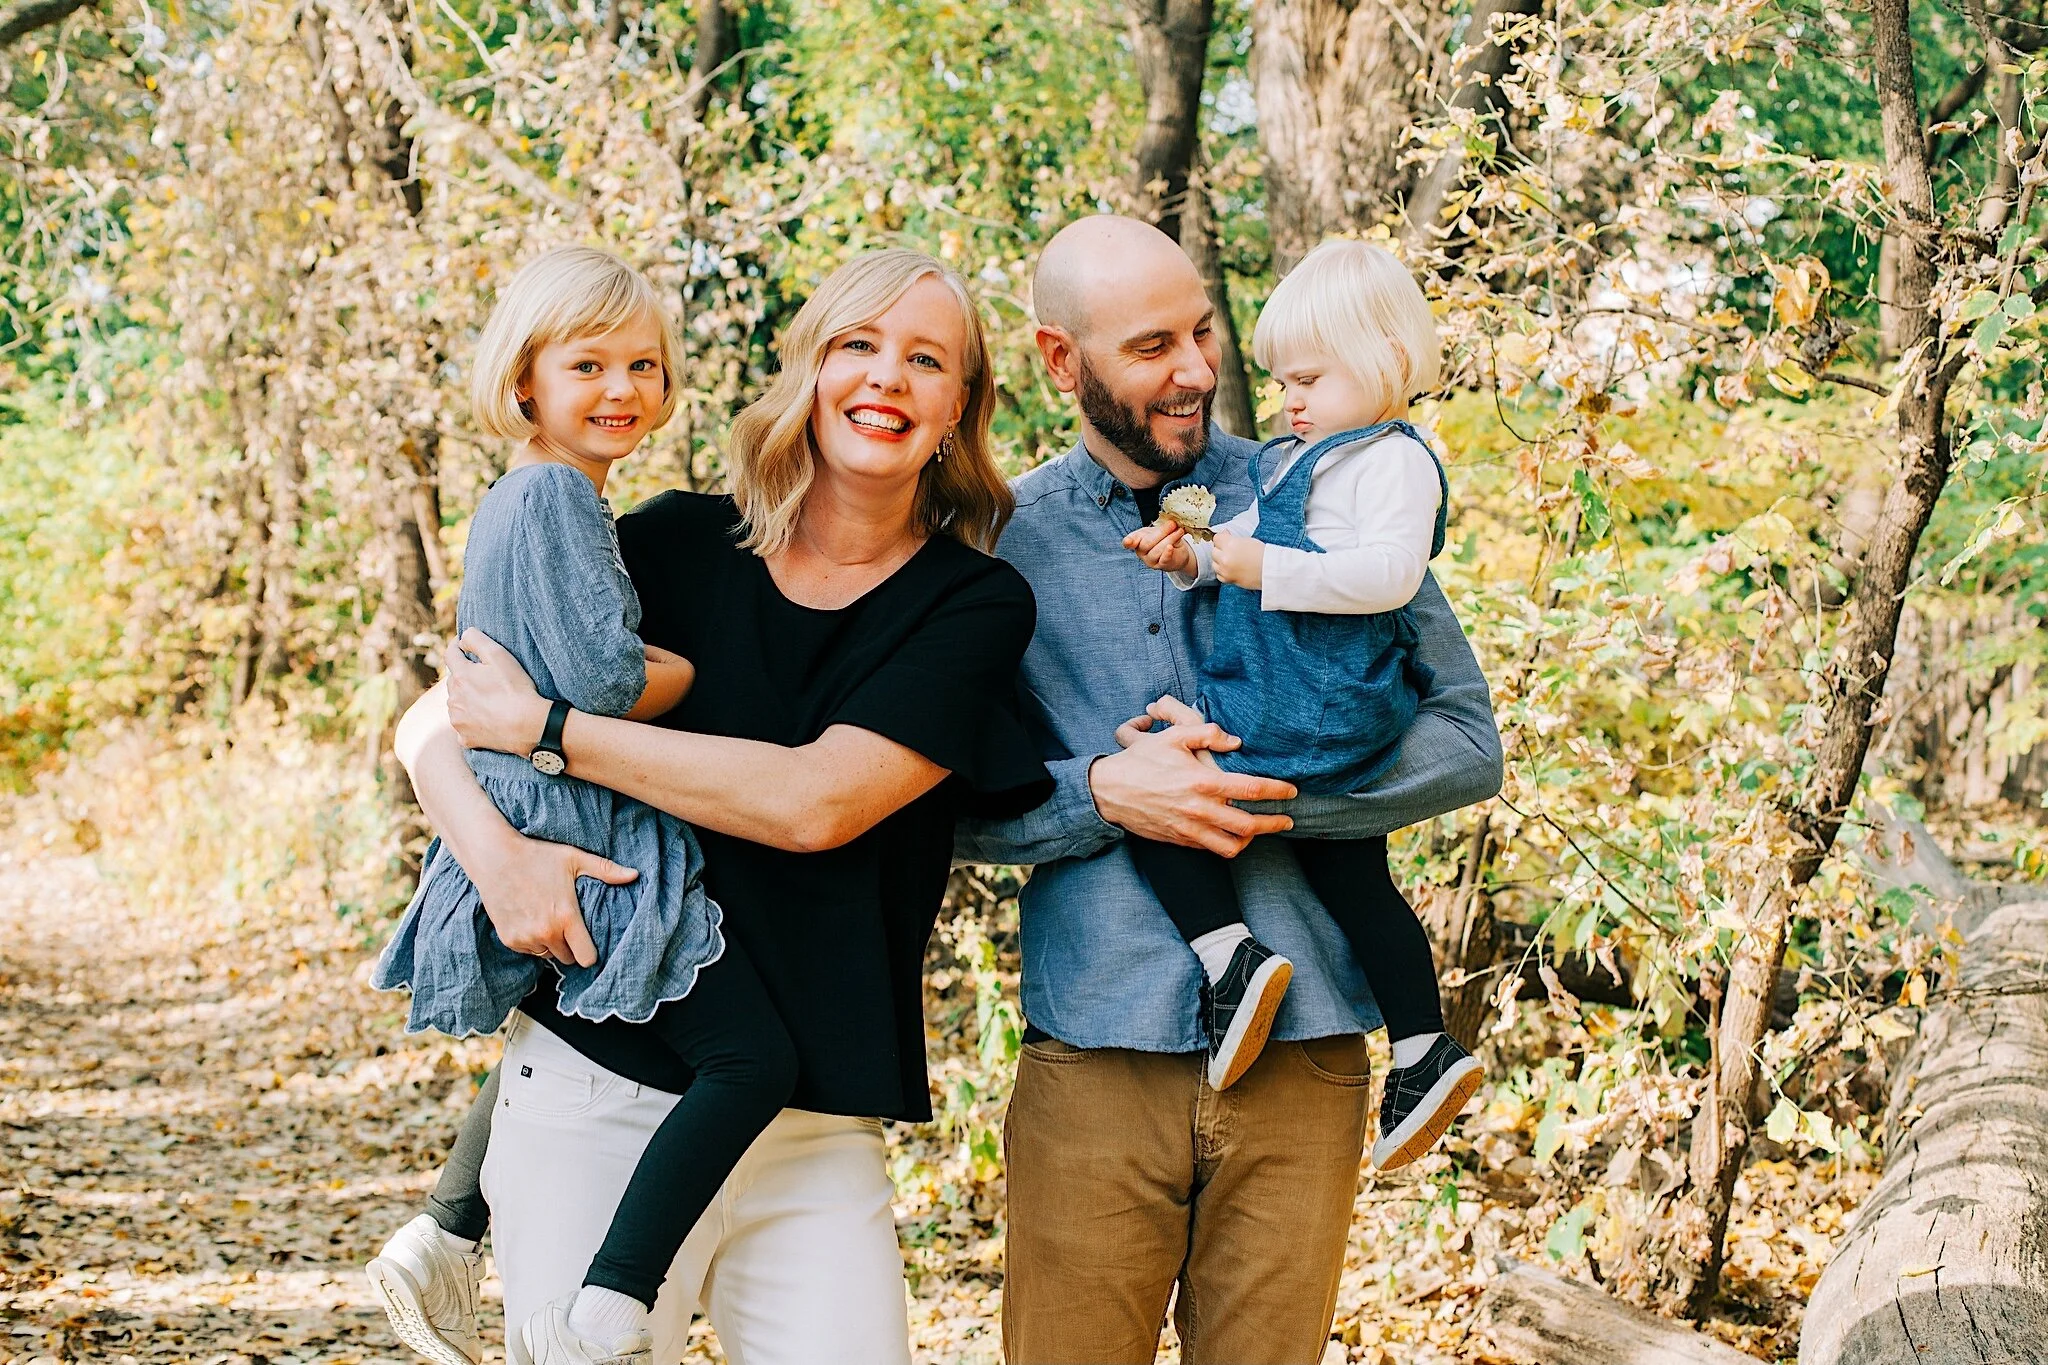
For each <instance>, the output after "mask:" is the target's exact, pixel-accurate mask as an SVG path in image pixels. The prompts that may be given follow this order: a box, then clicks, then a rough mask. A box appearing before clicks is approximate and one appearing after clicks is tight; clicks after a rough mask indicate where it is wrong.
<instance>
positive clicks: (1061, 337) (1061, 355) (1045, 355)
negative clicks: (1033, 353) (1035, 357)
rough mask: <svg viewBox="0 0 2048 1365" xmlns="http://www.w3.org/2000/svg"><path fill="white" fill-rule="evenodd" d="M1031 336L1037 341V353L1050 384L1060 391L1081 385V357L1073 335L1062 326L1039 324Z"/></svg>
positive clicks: (1068, 390)
mask: <svg viewBox="0 0 2048 1365" xmlns="http://www.w3.org/2000/svg"><path fill="white" fill-rule="evenodd" d="M1032 337H1033V339H1034V340H1035V341H1037V342H1038V354H1039V356H1040V358H1042V359H1043V360H1044V361H1045V372H1046V374H1047V375H1049V376H1051V378H1052V386H1053V387H1054V388H1056V389H1058V390H1059V391H1060V392H1061V393H1072V392H1073V391H1074V390H1075V389H1077V388H1079V387H1081V357H1080V353H1079V350H1078V348H1076V346H1075V344H1074V338H1073V335H1072V334H1071V333H1070V332H1068V331H1067V329H1066V328H1064V327H1049V326H1046V325H1044V324H1040V325H1039V328H1038V330H1037V331H1036V332H1034V333H1033V334H1032Z"/></svg>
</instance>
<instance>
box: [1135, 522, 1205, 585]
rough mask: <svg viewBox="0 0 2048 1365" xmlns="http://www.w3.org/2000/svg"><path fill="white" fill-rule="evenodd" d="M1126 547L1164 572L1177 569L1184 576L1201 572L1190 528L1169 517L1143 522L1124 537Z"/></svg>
mask: <svg viewBox="0 0 2048 1365" xmlns="http://www.w3.org/2000/svg"><path fill="white" fill-rule="evenodd" d="M1124 548H1125V549H1126V550H1131V551H1133V552H1135V553H1136V554H1137V556H1138V558H1140V559H1142V560H1144V561H1145V564H1146V566H1147V567H1149V568H1154V569H1157V570H1159V571H1160V572H1161V573H1177V574H1179V575H1181V576H1182V577H1184V578H1194V577H1196V576H1197V575H1199V574H1200V573H1201V565H1200V564H1198V563H1197V562H1196V560H1195V551H1194V548H1193V547H1192V546H1190V545H1189V544H1188V539H1187V532H1185V531H1183V530H1181V528H1180V527H1179V526H1177V525H1175V524H1174V523H1173V522H1170V521H1169V522H1165V523H1159V522H1154V523H1153V524H1152V525H1150V526H1140V527H1139V528H1138V529H1137V530H1135V531H1133V532H1131V533H1130V534H1129V535H1127V536H1125V537H1124Z"/></svg>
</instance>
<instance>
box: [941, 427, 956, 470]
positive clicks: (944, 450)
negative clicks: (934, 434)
mask: <svg viewBox="0 0 2048 1365" xmlns="http://www.w3.org/2000/svg"><path fill="white" fill-rule="evenodd" d="M952 453H953V433H952V432H950V431H949V432H947V433H946V434H945V435H944V436H942V437H940V438H939V463H940V464H944V463H945V462H946V457H947V456H948V455H951V454H952Z"/></svg>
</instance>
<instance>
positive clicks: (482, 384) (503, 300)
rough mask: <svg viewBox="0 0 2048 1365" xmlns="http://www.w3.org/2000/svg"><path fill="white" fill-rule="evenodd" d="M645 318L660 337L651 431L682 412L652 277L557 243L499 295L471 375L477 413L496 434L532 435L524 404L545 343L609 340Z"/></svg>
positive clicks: (591, 250) (607, 255) (601, 254)
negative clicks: (522, 390) (523, 389)
mask: <svg viewBox="0 0 2048 1365" xmlns="http://www.w3.org/2000/svg"><path fill="white" fill-rule="evenodd" d="M642 314H645V315H647V316H649V317H652V318H653V319H654V324H655V330H656V331H658V332H659V333H660V335H661V378H662V398H661V410H660V411H659V412H657V413H656V414H655V415H654V421H653V423H652V424H651V425H650V426H649V428H648V430H650V431H652V430H654V429H655V428H657V427H660V426H661V425H662V424H663V423H665V422H666V421H668V419H669V415H670V414H671V413H673V412H674V411H675V410H676V343H675V338H674V337H673V336H672V335H670V333H669V327H668V317H667V315H666V314H664V313H663V312H662V310H661V297H660V295H658V294H656V293H655V291H654V285H653V284H652V283H651V282H650V281H649V280H648V278H647V277H646V276H645V275H643V274H641V273H640V272H639V271H637V270H635V269H634V268H633V267H632V266H630V265H627V264H626V263H625V262H624V261H622V260H620V259H619V258H618V257H617V256H614V255H613V254H612V253H611V252H609V251H600V250H598V249H597V248H596V247H588V246H558V247H555V248H554V249H553V250H551V251H545V252H542V253H541V254H540V255H538V256H536V257H534V258H533V259H532V260H530V261H528V262H527V263H526V264H525V265H524V266H521V267H520V269H519V273H518V274H516V275H514V276H513V277H512V278H511V280H509V281H508V282H507V283H506V285H505V287H504V288H503V289H502V290H500V291H499V292H498V302H497V305H496V306H495V307H493V308H492V309H491V317H490V321H488V322H486V323H485V324H484V334H483V336H482V337H480V338H478V340H477V344H476V359H475V361H474V362H473V365H472V369H471V372H470V378H469V406H470V412H471V413H472V415H474V417H475V418H476V424H477V425H478V426H480V427H482V428H483V429H484V430H485V431H487V432H489V433H490V434H491V435H493V436H502V437H505V438H506V439H508V440H513V441H526V440H531V439H532V438H533V434H534V431H535V429H536V428H535V426H534V422H533V416H532V414H531V412H530V411H529V410H528V407H527V405H526V404H523V403H521V402H520V401H519V387H520V385H521V384H524V383H526V382H527V380H528V372H529V371H530V370H531V369H532V368H533V358H534V356H535V355H536V354H538V353H539V351H540V349H541V348H542V347H543V346H552V345H554V344H555V343H556V342H558V341H573V340H575V339H577V338H578V337H589V336H603V335H604V334H605V333H607V332H611V331H616V330H617V329H618V328H620V327H623V326H624V325H625V324H627V323H628V322H631V321H632V320H633V319H635V318H637V317H640V316H641V315H642Z"/></svg>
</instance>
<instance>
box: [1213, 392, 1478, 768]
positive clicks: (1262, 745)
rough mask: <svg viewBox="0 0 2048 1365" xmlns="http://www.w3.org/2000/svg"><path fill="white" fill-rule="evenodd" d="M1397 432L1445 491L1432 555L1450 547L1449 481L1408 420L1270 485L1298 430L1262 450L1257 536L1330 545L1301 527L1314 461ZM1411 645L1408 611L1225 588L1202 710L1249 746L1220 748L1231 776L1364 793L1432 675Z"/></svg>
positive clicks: (1353, 438) (1365, 433)
mask: <svg viewBox="0 0 2048 1365" xmlns="http://www.w3.org/2000/svg"><path fill="white" fill-rule="evenodd" d="M1394 432H1399V433H1401V434H1403V435H1406V436H1409V437H1412V438H1413V439H1414V440H1415V442H1416V443H1417V444H1419V445H1420V446H1421V447H1422V448H1423V449H1424V450H1428V451H1429V457H1430V459H1431V460H1432V461H1434V462H1435V464H1436V476H1437V481H1438V485H1439V487H1440V489H1441V494H1442V495H1441V497H1440V498H1439V499H1438V501H1437V510H1436V531H1435V534H1434V536H1433V538H1432V539H1431V541H1430V548H1429V553H1430V557H1431V558H1435V557H1436V555H1437V554H1438V553H1440V552H1441V551H1442V550H1443V548H1444V528H1445V526H1446V524H1447V521H1448V514H1449V508H1450V501H1451V488H1450V480H1449V479H1448V478H1446V477H1445V475H1444V466H1443V461H1442V460H1441V459H1439V458H1438V457H1437V453H1436V451H1435V450H1433V449H1431V448H1430V445H1429V442H1428V441H1426V440H1424V439H1423V437H1422V434H1421V433H1420V432H1418V431H1417V430H1416V429H1415V428H1414V427H1412V426H1410V425H1409V424H1408V423H1407V422H1402V421H1393V422H1381V423H1378V424H1376V425H1374V426H1370V427H1360V428H1357V429H1355V430H1352V431H1340V432H1338V433H1336V434H1335V435H1333V436H1325V437H1323V438H1322V439H1321V440H1319V441H1317V442H1316V443H1315V444H1314V445H1312V446H1310V447H1309V448H1308V449H1307V450H1305V451H1303V452H1302V454H1301V457H1300V458H1299V459H1297V460H1295V462H1294V463H1293V465H1292V466H1290V467H1289V468H1288V470H1287V472H1286V474H1284V475H1282V476H1281V479H1280V481H1279V482H1278V483H1277V484H1275V485H1274V486H1273V487H1272V488H1271V489H1270V490H1269V489H1267V488H1266V486H1265V479H1264V477H1263V472H1262V470H1261V468H1260V465H1261V462H1262V461H1264V460H1266V459H1268V458H1270V457H1272V456H1274V455H1275V454H1278V453H1281V452H1283V451H1285V450H1286V449H1287V448H1288V447H1290V446H1292V445H1294V444H1296V443H1298V442H1299V440H1300V438H1299V437H1295V436H1281V437H1276V438H1275V439H1273V440H1271V441H1268V442H1266V444H1265V445H1263V446H1261V447H1260V448H1259V452H1258V454H1256V455H1254V456H1252V462H1251V466H1252V467H1251V477H1252V488H1253V490H1254V492H1255V495H1256V496H1257V498H1258V500H1259V529H1258V538H1259V539H1260V540H1262V541H1264V542H1266V543H1267V544H1268V545H1282V546H1286V547H1288V548H1290V549H1296V550H1307V551H1310V552H1311V553H1315V554H1322V553H1324V550H1323V547H1322V546H1320V545H1318V544H1316V543H1315V542H1314V541H1313V540H1311V539H1309V536H1308V531H1307V529H1306V523H1307V512H1308V494H1309V486H1310V483H1311V481H1312V480H1313V479H1314V476H1315V468H1316V464H1317V462H1318V461H1320V460H1321V459H1322V458H1323V457H1324V456H1325V455H1328V454H1329V453H1330V452H1331V451H1334V450H1336V449H1337V448H1338V447H1340V446H1347V445H1352V444H1354V443H1357V442H1366V441H1376V440H1379V439H1380V438H1382V437H1384V436H1387V435H1389V434H1391V433H1394ZM1353 458H1359V459H1362V458H1369V457H1367V456H1365V455H1363V454H1360V455H1358V456H1354V457H1353ZM1415 643H1416V633H1415V627H1414V624H1413V623H1412V622H1411V621H1410V620H1409V618H1408V611H1407V609H1406V608H1405V607H1403V608H1400V609H1398V610H1395V611H1387V612H1379V613H1377V614H1374V615H1370V616H1359V615H1342V616H1340V615H1333V614H1325V613H1321V612H1307V611H1266V610H1265V609H1264V608H1263V607H1262V606H1261V605H1260V601H1259V594H1258V592H1256V591H1255V590H1252V589H1249V588H1240V587H1237V586H1235V585H1234V584H1229V583H1225V584H1222V585H1220V592H1219V595H1218V597H1217V599H1216V636H1215V642H1214V644H1213V645H1212V646H1211V647H1210V650H1209V657H1208V658H1207V659H1206V660H1204V662H1203V665H1202V710H1203V712H1204V713H1205V714H1206V715H1207V716H1208V717H1209V719H1210V720H1212V721H1214V722H1216V723H1217V724H1218V725H1220V726H1222V727H1223V728H1224V729H1225V730H1227V731H1229V732H1230V733H1231V734H1233V735H1236V736H1237V737H1238V738H1240V739H1242V740H1243V741H1244V745H1243V747H1242V748H1239V749H1235V750H1233V751H1231V752H1230V753H1226V754H1218V755H1217V756H1216V761H1217V762H1218V763H1219V764H1220V765H1221V766H1223V767H1224V768H1227V769H1229V770H1231V771H1233V772H1242V773H1257V774H1259V775H1260V776H1263V777H1277V778H1279V779H1281V780H1282V781H1286V782H1292V783H1293V784H1294V785H1295V786H1296V787H1298V788H1300V789H1301V790H1302V791H1303V792H1305V793H1314V794H1317V795H1329V794H1335V793H1342V792H1354V791H1358V790H1360V789H1361V788H1363V787H1365V786H1366V785H1367V784H1368V783H1370V782H1371V781H1372V779H1373V778H1374V777H1376V776H1377V775H1378V774H1379V773H1380V771H1381V770H1382V769H1384V768H1385V767H1386V765H1387V764H1389V763H1391V762H1392V761H1393V758H1394V750H1395V748H1396V747H1397V746H1398V745H1399V744H1400V741H1401V735H1402V733H1403V732H1404V731H1405V730H1407V728H1408V725H1409V723H1410V722H1411V721H1413V720H1414V719H1415V710H1416V707H1417V705H1418V704H1419V702H1420V700H1421V697H1422V694H1423V693H1424V692H1426V691H1428V690H1429V683H1430V679H1431V677H1432V676H1433V675H1432V673H1431V671H1430V670H1429V668H1428V667H1427V666H1425V665H1423V664H1421V663H1418V662H1417V661H1416V659H1415Z"/></svg>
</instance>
